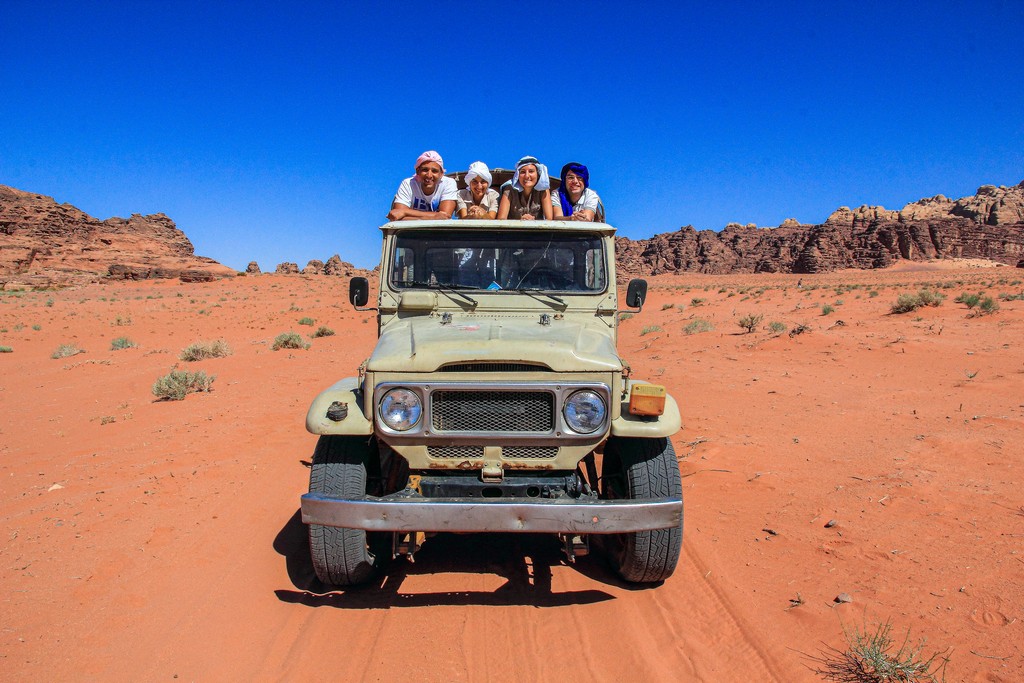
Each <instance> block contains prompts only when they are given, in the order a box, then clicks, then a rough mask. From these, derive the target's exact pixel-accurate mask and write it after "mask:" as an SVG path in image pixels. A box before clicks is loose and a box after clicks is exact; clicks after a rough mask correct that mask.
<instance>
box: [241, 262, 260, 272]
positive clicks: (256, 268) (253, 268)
mask: <svg viewBox="0 0 1024 683" xmlns="http://www.w3.org/2000/svg"><path fill="white" fill-rule="evenodd" d="M245 272H246V274H247V275H259V274H260V273H261V272H262V271H261V270H260V264H258V263H256V262H255V261H249V265H247V266H246V267H245Z"/></svg>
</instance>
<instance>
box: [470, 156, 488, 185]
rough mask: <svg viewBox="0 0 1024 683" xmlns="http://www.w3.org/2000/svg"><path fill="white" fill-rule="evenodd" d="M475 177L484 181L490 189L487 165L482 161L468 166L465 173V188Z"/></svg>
mask: <svg viewBox="0 0 1024 683" xmlns="http://www.w3.org/2000/svg"><path fill="white" fill-rule="evenodd" d="M477 177H479V178H483V179H484V180H486V181H487V185H488V187H490V185H491V171H490V170H489V169H488V168H487V164H485V163H484V162H482V161H474V162H473V163H471V164H470V165H469V170H468V171H466V187H469V183H470V181H472V180H473V178H477Z"/></svg>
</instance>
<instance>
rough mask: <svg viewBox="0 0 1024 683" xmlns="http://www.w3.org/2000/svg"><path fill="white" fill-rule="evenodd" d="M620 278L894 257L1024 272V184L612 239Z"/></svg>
mask: <svg viewBox="0 0 1024 683" xmlns="http://www.w3.org/2000/svg"><path fill="white" fill-rule="evenodd" d="M616 249H617V256H618V263H619V275H620V276H623V277H632V276H637V275H657V274H660V273H672V272H684V271H685V272H695V273H774V272H783V273H817V272H826V271H831V270H837V269H840V268H862V269H867V268H885V267H886V266H889V265H892V264H893V263H895V262H896V261H898V260H900V259H906V260H912V261H921V260H927V259H946V258H980V259H989V260H992V261H997V262H999V263H1005V264H1007V265H1014V266H1017V267H1024V182H1021V183H1020V184H1019V185H1016V186H1014V187H1005V186H999V187H996V186H994V185H983V186H982V187H980V188H978V192H977V194H974V195H972V196H969V197H963V198H961V199H958V200H955V201H954V200H950V199H947V198H946V197H944V196H942V195H937V196H935V197H931V198H928V199H921V200H919V201H917V202H913V203H911V204H907V205H906V206H905V207H903V209H901V210H900V211H892V210H888V209H885V208H884V207H881V206H861V207H859V208H857V209H852V210H851V209H850V208H848V207H845V206H843V207H840V208H839V209H838V210H836V211H835V212H833V213H832V215H831V216H829V217H828V219H827V220H826V221H825V222H824V223H822V224H820V225H808V224H801V223H798V222H797V221H795V220H792V219H791V220H787V221H785V222H784V223H783V224H782V225H780V226H778V227H775V228H758V227H756V226H754V225H746V226H743V225H739V224H736V223H730V224H729V225H728V226H726V227H725V229H724V230H722V231H721V232H714V231H712V230H694V228H693V227H692V226H686V227H683V228H680V229H679V230H678V231H677V232H673V233H663V234H660V235H656V236H654V237H652V238H650V239H645V240H630V239H627V238H624V237H620V238H617V239H616Z"/></svg>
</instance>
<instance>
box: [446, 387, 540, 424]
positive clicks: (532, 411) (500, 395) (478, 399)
mask: <svg viewBox="0 0 1024 683" xmlns="http://www.w3.org/2000/svg"><path fill="white" fill-rule="evenodd" d="M430 400H431V404H430V410H431V415H432V416H433V420H432V424H433V428H434V430H436V431H439V432H516V433H524V432H527V433H542V434H547V433H550V432H552V431H554V426H555V400H554V395H553V394H551V393H550V392H547V391H496V390H488V391H464V390H454V389H443V390H438V391H435V392H433V393H432V394H431V395H430Z"/></svg>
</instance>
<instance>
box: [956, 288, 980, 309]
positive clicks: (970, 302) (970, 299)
mask: <svg viewBox="0 0 1024 683" xmlns="http://www.w3.org/2000/svg"><path fill="white" fill-rule="evenodd" d="M953 301H955V302H956V303H958V304H963V305H964V306H967V308H974V307H975V306H977V305H978V303H979V302H980V301H981V294H970V293H968V292H961V293H960V296H958V297H957V298H955V299H953Z"/></svg>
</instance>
